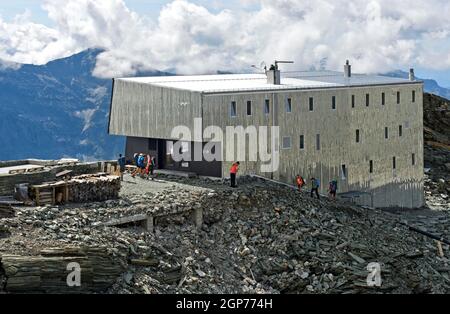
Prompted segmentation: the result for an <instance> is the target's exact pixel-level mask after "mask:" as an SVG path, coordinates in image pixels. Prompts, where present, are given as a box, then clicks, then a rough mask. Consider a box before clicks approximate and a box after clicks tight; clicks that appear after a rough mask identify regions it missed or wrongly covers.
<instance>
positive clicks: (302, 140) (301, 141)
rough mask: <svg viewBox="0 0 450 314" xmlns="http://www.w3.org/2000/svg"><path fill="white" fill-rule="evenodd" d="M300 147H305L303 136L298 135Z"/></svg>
mask: <svg viewBox="0 0 450 314" xmlns="http://www.w3.org/2000/svg"><path fill="white" fill-rule="evenodd" d="M300 149H305V136H304V135H300Z"/></svg>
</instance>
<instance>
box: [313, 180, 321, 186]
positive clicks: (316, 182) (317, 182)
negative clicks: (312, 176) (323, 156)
mask: <svg viewBox="0 0 450 314" xmlns="http://www.w3.org/2000/svg"><path fill="white" fill-rule="evenodd" d="M314 183H315V185H316V188H320V180H319V179H316V181H315V182H314Z"/></svg>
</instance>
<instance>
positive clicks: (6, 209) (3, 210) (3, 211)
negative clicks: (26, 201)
mask: <svg viewBox="0 0 450 314" xmlns="http://www.w3.org/2000/svg"><path fill="white" fill-rule="evenodd" d="M14 214H15V213H14V209H13V208H12V206H10V205H5V204H0V219H2V218H12V217H14Z"/></svg>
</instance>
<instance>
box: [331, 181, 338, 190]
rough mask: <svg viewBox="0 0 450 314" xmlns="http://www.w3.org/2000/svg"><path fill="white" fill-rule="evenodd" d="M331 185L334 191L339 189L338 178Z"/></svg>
mask: <svg viewBox="0 0 450 314" xmlns="http://www.w3.org/2000/svg"><path fill="white" fill-rule="evenodd" d="M331 187H332V188H333V191H337V189H338V183H337V181H336V180H334V181H331Z"/></svg>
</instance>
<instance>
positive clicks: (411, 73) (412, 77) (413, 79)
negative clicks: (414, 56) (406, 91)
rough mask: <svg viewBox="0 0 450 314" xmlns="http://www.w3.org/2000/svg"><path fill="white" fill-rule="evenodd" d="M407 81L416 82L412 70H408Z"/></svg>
mask: <svg viewBox="0 0 450 314" xmlns="http://www.w3.org/2000/svg"><path fill="white" fill-rule="evenodd" d="M409 80H410V81H411V82H413V81H415V80H416V75H415V74H414V69H412V68H411V69H409Z"/></svg>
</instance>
